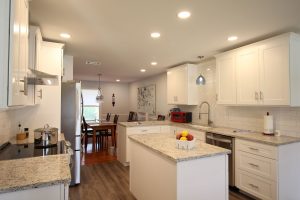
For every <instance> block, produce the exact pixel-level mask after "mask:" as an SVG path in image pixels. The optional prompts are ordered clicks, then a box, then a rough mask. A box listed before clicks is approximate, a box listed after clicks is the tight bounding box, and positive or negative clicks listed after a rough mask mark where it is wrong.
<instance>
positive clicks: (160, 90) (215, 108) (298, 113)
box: [129, 60, 300, 137]
mask: <svg viewBox="0 0 300 200" xmlns="http://www.w3.org/2000/svg"><path fill="white" fill-rule="evenodd" d="M208 69H209V70H208ZM215 69H216V68H215V60H210V61H206V62H204V63H201V64H199V74H200V72H201V73H202V74H203V75H204V77H205V78H206V85H204V86H199V90H200V93H199V104H200V103H201V102H202V101H208V102H209V104H210V106H211V120H212V121H213V122H214V125H217V126H223V127H232V128H239V129H249V130H255V131H263V115H265V114H266V112H270V113H271V114H272V115H274V118H275V128H276V129H277V130H280V131H281V134H282V135H289V136H296V137H300V108H292V107H258V106H257V107H255V106H252V107H242V106H232V107H227V106H222V105H217V104H216V92H215V91H216V85H215ZM149 84H156V92H157V93H156V105H157V106H156V111H157V114H165V113H168V110H169V109H170V108H171V107H173V106H170V105H168V104H167V100H166V99H167V91H166V88H167V86H166V85H167V76H166V73H164V74H160V75H158V76H155V77H151V78H149V79H146V80H142V81H138V82H134V83H131V84H130V87H129V92H130V97H129V100H130V110H133V111H136V110H137V88H138V87H139V86H145V85H149ZM180 108H181V109H182V110H184V111H191V112H193V122H196V123H197V122H198V123H199V122H201V121H200V120H199V119H198V114H199V106H180ZM204 109H205V110H204ZM203 111H206V108H204V107H203ZM203 117H204V116H203Z"/></svg>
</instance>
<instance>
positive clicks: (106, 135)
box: [103, 114, 119, 148]
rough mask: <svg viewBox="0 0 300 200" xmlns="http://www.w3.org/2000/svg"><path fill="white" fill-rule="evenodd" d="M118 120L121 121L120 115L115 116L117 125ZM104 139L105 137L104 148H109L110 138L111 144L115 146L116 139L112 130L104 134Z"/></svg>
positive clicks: (114, 121)
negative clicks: (109, 139) (109, 138)
mask: <svg viewBox="0 0 300 200" xmlns="http://www.w3.org/2000/svg"><path fill="white" fill-rule="evenodd" d="M118 120H119V115H117V114H115V116H114V120H113V123H114V124H117V123H118ZM103 137H104V141H103V146H104V147H106V148H108V137H111V143H112V145H113V146H115V144H116V141H115V140H116V138H114V137H112V131H111V130H105V132H104V134H103Z"/></svg>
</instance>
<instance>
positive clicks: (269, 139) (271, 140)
mask: <svg viewBox="0 0 300 200" xmlns="http://www.w3.org/2000/svg"><path fill="white" fill-rule="evenodd" d="M118 124H119V125H120V126H124V127H142V126H159V125H170V126H177V127H182V128H187V129H192V130H198V131H205V132H213V133H218V134H221V135H227V136H231V137H234V138H240V139H245V140H249V141H254V142H259V143H264V144H268V145H273V146H280V145H285V144H290V143H295V142H300V138H298V137H290V136H268V135H264V134H262V133H260V132H252V131H251V132H249V131H247V130H238V129H234V128H226V127H208V126H199V125H196V124H191V123H175V122H170V121H143V122H119V123H118Z"/></svg>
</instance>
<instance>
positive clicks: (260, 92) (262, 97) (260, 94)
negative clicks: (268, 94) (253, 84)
mask: <svg viewBox="0 0 300 200" xmlns="http://www.w3.org/2000/svg"><path fill="white" fill-rule="evenodd" d="M259 98H260V100H263V99H264V94H263V92H262V91H259Z"/></svg>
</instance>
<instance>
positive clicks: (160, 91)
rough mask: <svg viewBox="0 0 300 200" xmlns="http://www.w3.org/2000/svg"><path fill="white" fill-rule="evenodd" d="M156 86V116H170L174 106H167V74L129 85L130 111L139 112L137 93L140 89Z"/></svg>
mask: <svg viewBox="0 0 300 200" xmlns="http://www.w3.org/2000/svg"><path fill="white" fill-rule="evenodd" d="M152 84H154V85H155V86H156V115H159V114H162V115H166V116H167V115H168V113H169V110H170V109H171V108H173V107H174V106H171V105H168V104H167V73H162V74H159V75H157V76H153V77H150V78H147V79H144V80H142V81H137V82H133V83H131V84H130V85H129V94H130V95H129V102H130V106H129V107H130V110H132V111H137V92H138V88H139V87H145V86H148V85H152ZM154 118H155V117H154Z"/></svg>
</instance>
